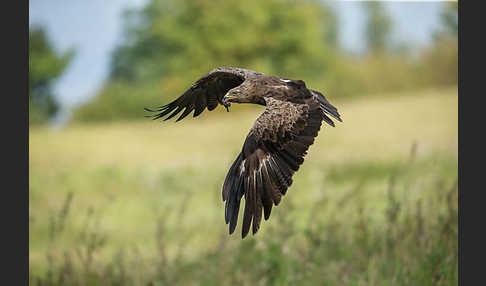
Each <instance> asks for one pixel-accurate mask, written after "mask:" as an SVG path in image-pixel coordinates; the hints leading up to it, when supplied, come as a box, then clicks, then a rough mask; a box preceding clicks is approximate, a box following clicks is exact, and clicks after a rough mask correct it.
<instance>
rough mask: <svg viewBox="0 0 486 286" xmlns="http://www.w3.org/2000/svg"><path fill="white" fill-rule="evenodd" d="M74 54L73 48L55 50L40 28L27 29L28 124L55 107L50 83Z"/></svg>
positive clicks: (51, 112) (44, 117)
mask: <svg viewBox="0 0 486 286" xmlns="http://www.w3.org/2000/svg"><path fill="white" fill-rule="evenodd" d="M73 56H74V52H73V51H68V52H66V53H64V54H59V53H57V52H56V51H55V50H54V48H53V46H52V44H51V43H50V42H49V39H48V38H47V35H46V32H45V31H44V29H43V28H40V27H34V28H31V29H30V31H29V123H41V122H44V121H46V120H47V119H48V118H49V117H51V116H53V115H54V114H55V113H56V112H57V110H58V109H59V106H58V103H57V102H56V100H55V99H54V95H53V93H52V83H53V82H54V80H55V79H56V78H58V77H59V76H60V75H61V74H62V73H63V71H64V70H65V69H66V67H67V65H68V64H69V62H70V61H71V59H72V57H73Z"/></svg>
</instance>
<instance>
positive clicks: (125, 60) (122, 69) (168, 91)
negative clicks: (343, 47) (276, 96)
mask: <svg viewBox="0 0 486 286" xmlns="http://www.w3.org/2000/svg"><path fill="white" fill-rule="evenodd" d="M124 17H125V18H124V23H125V25H124V32H125V34H124V39H123V41H122V42H121V44H120V46H118V47H117V48H116V49H115V51H114V53H113V57H112V61H111V73H110V77H109V80H108V82H107V83H106V85H105V86H104V88H103V89H102V91H101V92H100V96H98V97H97V98H96V99H95V100H94V101H93V102H92V103H90V106H91V107H90V106H87V107H86V108H83V110H84V111H85V112H88V109H90V108H91V110H92V111H93V112H94V110H95V109H96V110H97V111H96V112H98V113H99V111H100V110H102V108H96V107H95V105H104V104H106V106H108V105H111V106H116V108H117V109H118V110H120V113H119V115H115V114H112V115H110V116H111V118H112V119H114V118H115V117H117V116H120V117H121V116H123V117H137V118H140V117H142V114H141V113H140V110H141V106H143V105H142V104H146V103H145V102H147V103H148V102H152V104H153V102H154V101H155V98H158V101H161V100H163V99H161V98H160V94H162V96H165V95H167V96H168V97H169V96H170V98H173V97H174V96H176V95H177V93H178V92H181V91H183V90H184V89H185V88H187V87H188V86H190V84H192V83H193V82H194V81H195V80H196V79H197V78H199V77H201V76H202V75H204V74H205V73H207V72H209V71H210V70H212V69H214V68H216V67H218V66H237V67H243V68H249V69H254V70H258V71H261V72H264V73H268V74H276V75H281V76H287V77H292V76H298V77H299V78H305V79H306V80H308V81H312V79H316V80H317V79H319V80H321V79H322V77H323V75H324V74H325V73H326V72H327V71H329V70H330V69H331V67H330V66H331V65H332V64H333V61H334V60H335V59H334V57H333V46H334V45H335V41H336V34H337V32H336V29H337V24H336V19H335V17H334V15H333V13H332V11H331V10H330V9H329V8H327V7H325V6H324V5H323V4H322V3H320V2H318V1H314V0H304V1H292V0H268V1H261V0H246V1H226V0H207V1H192V0H151V1H149V3H148V4H147V5H146V6H145V7H144V8H142V9H141V10H131V11H127V12H126V13H125V14H124ZM333 41H334V43H333ZM149 87H150V90H149ZM154 87H155V88H156V90H154ZM149 92H150V93H151V95H149V94H148V93H149ZM135 94H137V95H135ZM135 96H137V98H135ZM155 96H157V97H155ZM167 99H169V98H167ZM148 104H149V103H148ZM100 116H101V117H99V118H100V119H101V118H102V117H103V116H108V115H100ZM84 118H85V119H87V118H89V119H94V118H98V117H97V116H96V115H94V114H93V113H91V114H90V115H86V116H84Z"/></svg>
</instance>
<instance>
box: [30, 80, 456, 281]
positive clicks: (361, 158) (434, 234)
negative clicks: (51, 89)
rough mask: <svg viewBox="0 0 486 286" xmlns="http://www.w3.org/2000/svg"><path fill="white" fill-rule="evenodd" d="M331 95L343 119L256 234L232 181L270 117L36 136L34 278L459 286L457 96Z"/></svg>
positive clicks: (76, 127)
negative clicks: (234, 214)
mask: <svg viewBox="0 0 486 286" xmlns="http://www.w3.org/2000/svg"><path fill="white" fill-rule="evenodd" d="M329 100H330V101H331V102H332V103H333V104H334V105H335V106H336V107H338V109H339V111H340V113H341V115H342V118H343V123H338V124H337V126H336V128H331V127H328V126H325V127H324V128H323V129H322V130H321V132H320V134H319V136H318V138H317V140H316V141H315V144H314V145H312V146H311V147H310V149H309V154H308V156H307V157H306V160H305V162H304V164H303V165H302V167H301V169H300V170H299V172H297V173H296V174H295V176H294V182H293V185H292V186H291V188H290V189H289V191H288V193H287V195H286V196H285V197H284V198H283V199H282V202H281V204H280V205H279V206H278V207H276V208H274V209H273V210H272V215H271V217H270V219H269V220H268V221H264V222H262V225H261V227H260V230H259V232H258V233H257V234H256V235H255V236H251V235H250V236H249V237H247V238H246V239H245V240H243V241H242V240H241V229H240V226H241V216H240V219H239V222H238V227H237V229H236V231H235V233H234V235H232V236H228V234H227V231H228V228H227V225H225V223H224V203H223V202H222V200H221V185H222V182H223V180H224V178H225V175H226V172H227V170H228V169H229V167H230V164H231V163H232V162H233V160H234V159H235V158H236V156H237V154H238V152H239V151H240V149H241V146H242V143H243V141H244V138H245V137H246V135H247V133H248V130H249V129H250V127H251V125H252V124H253V121H254V120H255V118H256V117H257V116H258V114H259V113H260V112H261V111H262V109H261V108H255V109H248V108H246V109H244V111H241V110H240V111H238V109H239V107H238V106H237V105H233V106H232V108H231V111H232V112H231V113H226V111H224V109H222V108H221V109H219V110H218V111H213V112H205V113H203V115H202V116H201V117H200V118H198V119H197V120H196V119H192V118H189V117H188V118H187V119H185V120H183V121H181V122H178V123H174V122H164V123H161V122H154V121H151V120H149V119H146V120H140V121H136V122H133V121H131V122H115V123H104V124H72V125H70V126H68V127H66V128H64V129H62V130H59V131H55V130H50V129H47V128H42V127H36V128H31V129H30V132H29V173H30V182H29V183H30V192H29V200H30V205H29V218H30V226H29V228H30V236H29V244H30V257H29V259H30V272H31V282H32V283H31V284H34V285H35V284H37V285H174V284H180V285H227V284H230V283H232V284H237V285H296V284H298V285H314V284H316V285H456V284H457V146H458V145H457V144H458V143H457V140H458V130H457V106H458V105H457V88H449V89H438V90H426V91H419V92H410V93H408V94H407V93H404V94H394V95H385V94H384V95H375V96H363V97H359V98H357V99H355V100H353V101H335V100H333V99H332V97H331V96H330V98H329ZM157 104H162V102H161V103H154V105H157ZM141 109H142V107H141ZM240 109H243V108H240ZM142 116H143V112H141V117H142Z"/></svg>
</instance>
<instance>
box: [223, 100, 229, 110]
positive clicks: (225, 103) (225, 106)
mask: <svg viewBox="0 0 486 286" xmlns="http://www.w3.org/2000/svg"><path fill="white" fill-rule="evenodd" d="M223 106H224V108H226V111H227V112H229V107H230V106H231V103H229V102H223Z"/></svg>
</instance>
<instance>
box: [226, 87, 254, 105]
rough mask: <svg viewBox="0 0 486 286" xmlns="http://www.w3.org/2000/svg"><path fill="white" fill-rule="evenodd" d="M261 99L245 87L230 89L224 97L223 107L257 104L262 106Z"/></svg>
mask: <svg viewBox="0 0 486 286" xmlns="http://www.w3.org/2000/svg"><path fill="white" fill-rule="evenodd" d="M261 101H262V100H260V97H259V96H257V94H255V92H252V90H249V89H248V88H246V87H245V86H244V85H241V86H238V87H235V88H233V89H230V90H229V91H228V92H227V93H226V95H225V96H224V97H223V105H224V106H226V107H229V106H230V105H231V103H233V102H234V103H255V104H262V102H261Z"/></svg>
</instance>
